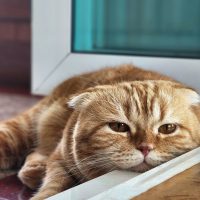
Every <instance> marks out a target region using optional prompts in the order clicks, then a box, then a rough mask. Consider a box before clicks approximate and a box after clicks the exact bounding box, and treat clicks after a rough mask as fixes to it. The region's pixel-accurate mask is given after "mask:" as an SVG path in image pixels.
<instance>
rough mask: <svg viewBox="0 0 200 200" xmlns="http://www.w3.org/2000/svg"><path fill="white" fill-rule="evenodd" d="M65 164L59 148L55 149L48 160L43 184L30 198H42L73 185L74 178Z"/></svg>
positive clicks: (41, 199) (39, 199)
mask: <svg viewBox="0 0 200 200" xmlns="http://www.w3.org/2000/svg"><path fill="white" fill-rule="evenodd" d="M65 165H66V164H65V163H64V160H63V159H62V156H61V154H60V152H59V150H58V149H56V151H55V152H54V153H53V155H52V156H51V157H50V159H49V160H48V163H47V171H46V176H45V178H44V180H43V184H42V186H41V188H40V189H39V191H38V193H36V195H35V196H34V197H32V198H31V200H44V199H46V198H48V197H50V196H53V195H55V194H57V193H60V192H62V191H64V190H66V189H68V188H70V187H72V186H73V185H74V183H75V182H74V179H73V177H71V176H70V175H69V174H68V173H67V171H66V169H65V167H64V166H65Z"/></svg>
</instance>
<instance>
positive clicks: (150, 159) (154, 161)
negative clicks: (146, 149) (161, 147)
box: [145, 151, 166, 167]
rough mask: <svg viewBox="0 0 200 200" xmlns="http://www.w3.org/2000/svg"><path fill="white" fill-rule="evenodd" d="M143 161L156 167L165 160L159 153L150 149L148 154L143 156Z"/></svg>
mask: <svg viewBox="0 0 200 200" xmlns="http://www.w3.org/2000/svg"><path fill="white" fill-rule="evenodd" d="M145 162H146V163H147V164H148V165H151V166H152V167H156V166H158V165H160V164H162V163H164V162H166V160H164V159H163V158H162V156H161V154H160V153H158V152H155V151H152V152H150V153H149V154H148V156H146V157H145Z"/></svg>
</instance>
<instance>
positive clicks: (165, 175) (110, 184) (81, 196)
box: [48, 147, 200, 200]
mask: <svg viewBox="0 0 200 200" xmlns="http://www.w3.org/2000/svg"><path fill="white" fill-rule="evenodd" d="M198 163H200V147H198V148H196V149H194V150H192V151H190V152H188V153H185V154H183V155H181V156H179V157H177V158H174V159H173V160H170V161H168V162H166V163H164V164H162V165H160V166H158V167H155V168H153V169H151V170H149V171H147V172H145V173H141V174H140V173H134V172H128V171H113V172H110V173H108V174H105V175H103V176H100V177H98V178H95V179H93V180H91V181H88V182H86V183H83V184H81V185H78V186H76V187H73V188H71V189H68V190H66V191H64V192H62V193H59V194H57V195H55V196H53V197H50V198H48V200H65V199H66V200H86V199H90V200H105V199H106V200H128V199H131V198H133V197H136V196H138V195H140V194H141V193H143V192H145V191H147V190H149V189H151V188H152V187H154V186H156V185H158V184H160V183H162V182H164V181H166V180H167V179H169V178H171V177H173V176H174V175H176V174H179V173H181V172H183V171H184V170H186V169H188V168H190V167H192V166H194V165H196V164H198Z"/></svg>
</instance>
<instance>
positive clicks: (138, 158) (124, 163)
mask: <svg viewBox="0 0 200 200" xmlns="http://www.w3.org/2000/svg"><path fill="white" fill-rule="evenodd" d="M112 162H113V163H114V164H115V165H116V166H117V168H119V169H131V168H133V167H135V166H137V165H139V164H141V163H143V162H144V156H143V155H142V154H141V153H140V152H135V153H133V154H130V153H127V154H123V156H118V157H117V158H112Z"/></svg>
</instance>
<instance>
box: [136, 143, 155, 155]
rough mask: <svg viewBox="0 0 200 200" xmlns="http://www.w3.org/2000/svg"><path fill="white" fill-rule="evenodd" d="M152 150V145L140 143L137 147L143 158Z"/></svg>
mask: <svg viewBox="0 0 200 200" xmlns="http://www.w3.org/2000/svg"><path fill="white" fill-rule="evenodd" d="M153 148H154V147H153V144H146V143H142V144H140V145H139V146H138V148H137V149H138V150H140V151H141V152H142V154H143V155H144V157H146V156H147V155H148V154H149V152H150V151H151V150H152V149H153Z"/></svg>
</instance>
